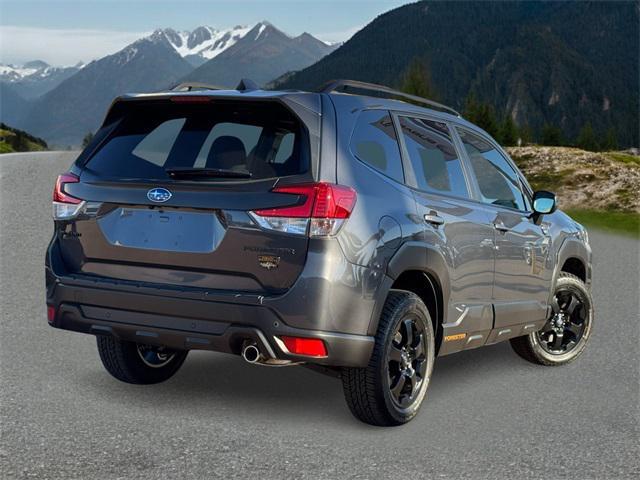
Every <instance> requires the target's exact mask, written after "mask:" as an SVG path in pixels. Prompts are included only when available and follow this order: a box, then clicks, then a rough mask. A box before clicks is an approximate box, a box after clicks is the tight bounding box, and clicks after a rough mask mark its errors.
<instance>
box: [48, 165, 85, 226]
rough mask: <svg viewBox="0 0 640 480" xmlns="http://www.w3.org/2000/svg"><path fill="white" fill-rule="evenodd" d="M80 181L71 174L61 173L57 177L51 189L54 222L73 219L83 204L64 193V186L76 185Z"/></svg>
mask: <svg viewBox="0 0 640 480" xmlns="http://www.w3.org/2000/svg"><path fill="white" fill-rule="evenodd" d="M79 181H80V179H79V178H78V177H77V176H75V175H74V174H73V173H63V174H62V175H59V176H58V179H57V180H56V185H55V187H54V189H53V218H54V220H70V219H72V218H75V217H76V216H77V215H78V213H79V212H80V210H81V209H82V207H83V206H84V204H85V203H84V202H83V201H82V200H81V199H79V198H76V197H72V196H71V195H69V194H68V193H66V192H65V191H64V186H65V185H66V184H68V183H78V182H79Z"/></svg>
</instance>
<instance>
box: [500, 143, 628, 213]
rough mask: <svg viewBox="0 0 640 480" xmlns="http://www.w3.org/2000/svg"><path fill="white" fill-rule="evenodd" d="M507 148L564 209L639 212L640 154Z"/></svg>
mask: <svg viewBox="0 0 640 480" xmlns="http://www.w3.org/2000/svg"><path fill="white" fill-rule="evenodd" d="M507 151H508V152H509V155H511V158H513V160H514V161H515V162H516V163H517V164H518V166H519V167H520V168H521V169H522V171H523V172H524V174H525V175H526V176H527V179H528V180H529V182H530V183H531V186H532V187H533V188H534V189H546V190H551V191H554V192H556V193H557V194H558V198H559V204H560V208H562V209H576V208H580V209H595V210H617V211H623V212H636V213H640V157H638V156H634V155H629V154H625V153H621V152H603V153H596V152H587V151H584V150H580V149H577V148H565V147H537V146H527V147H513V148H508V149H507Z"/></svg>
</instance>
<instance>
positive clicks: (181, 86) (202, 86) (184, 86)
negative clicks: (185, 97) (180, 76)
mask: <svg viewBox="0 0 640 480" xmlns="http://www.w3.org/2000/svg"><path fill="white" fill-rule="evenodd" d="M169 90H170V91H172V92H178V91H181V90H186V91H187V92H190V91H191V90H228V89H225V88H222V87H218V86H216V85H209V84H208V83H199V82H184V83H178V84H176V85H174V86H173V87H171V88H170V89H169Z"/></svg>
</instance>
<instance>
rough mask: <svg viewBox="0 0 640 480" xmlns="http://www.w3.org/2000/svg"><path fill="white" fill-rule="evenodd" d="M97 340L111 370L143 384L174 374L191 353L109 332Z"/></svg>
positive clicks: (105, 364)
mask: <svg viewBox="0 0 640 480" xmlns="http://www.w3.org/2000/svg"><path fill="white" fill-rule="evenodd" d="M96 340H97V344H98V353H99V354H100V360H102V364H103V365H104V368H105V369H106V370H107V372H109V373H110V374H111V375H113V376H114V377H115V378H117V379H118V380H120V381H122V382H126V383H133V384H139V385H148V384H152V383H160V382H164V381H165V380H167V379H169V378H171V377H172V376H173V375H174V374H175V373H176V372H177V371H178V370H179V369H180V367H181V366H182V364H183V363H184V360H185V358H187V353H188V351H187V350H165V349H163V347H159V348H156V347H150V346H148V345H141V344H138V343H135V342H125V341H123V340H118V339H116V338H113V337H106V336H98V337H96ZM153 352H155V357H154V355H153V354H152V353H153ZM143 356H144V359H143Z"/></svg>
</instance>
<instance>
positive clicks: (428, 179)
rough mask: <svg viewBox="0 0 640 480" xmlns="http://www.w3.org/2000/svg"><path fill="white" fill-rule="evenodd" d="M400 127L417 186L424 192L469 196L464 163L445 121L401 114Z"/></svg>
mask: <svg viewBox="0 0 640 480" xmlns="http://www.w3.org/2000/svg"><path fill="white" fill-rule="evenodd" d="M400 128H401V129H402V136H403V139H404V143H405V145H406V148H407V153H408V154H409V159H410V161H411V166H412V167H413V171H414V174H415V177H416V183H417V187H418V188H419V189H420V190H423V191H425V192H430V193H440V194H446V195H453V196H456V197H462V198H468V197H469V191H468V189H467V184H466V181H465V177H464V171H463V167H462V164H461V162H460V158H458V153H457V151H456V148H455V146H454V144H453V141H452V139H451V134H450V132H449V129H448V127H447V125H446V124H445V123H442V122H436V121H433V120H426V119H422V118H410V117H400Z"/></svg>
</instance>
